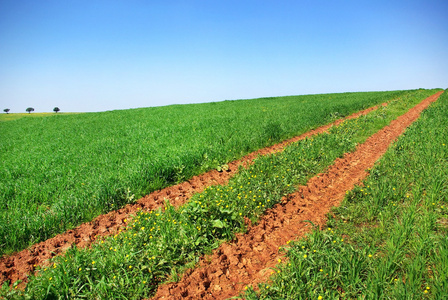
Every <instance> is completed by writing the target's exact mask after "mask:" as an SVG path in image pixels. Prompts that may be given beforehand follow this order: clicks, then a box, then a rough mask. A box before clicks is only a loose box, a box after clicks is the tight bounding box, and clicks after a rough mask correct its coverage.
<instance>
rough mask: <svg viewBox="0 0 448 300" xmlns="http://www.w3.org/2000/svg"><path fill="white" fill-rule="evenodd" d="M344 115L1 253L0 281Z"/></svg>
mask: <svg viewBox="0 0 448 300" xmlns="http://www.w3.org/2000/svg"><path fill="white" fill-rule="evenodd" d="M382 105H383V106H385V105H387V104H386V103H384V104H382ZM378 107H379V106H374V107H371V108H368V109H366V110H363V111H359V112H357V113H354V114H352V115H350V116H348V117H347V118H345V119H352V118H356V117H358V116H360V115H365V114H367V113H369V112H371V111H373V110H375V109H377V108H378ZM345 119H340V120H337V121H335V122H333V123H331V124H327V125H324V126H321V127H319V128H317V129H314V130H311V131H308V132H306V133H304V134H302V135H300V136H297V137H294V138H292V139H289V140H286V141H284V142H282V143H279V144H276V145H273V146H271V147H267V148H263V149H260V150H258V151H255V152H252V153H250V154H248V155H246V156H244V157H243V158H241V159H239V160H236V161H233V162H231V163H229V164H228V166H229V169H228V170H227V171H224V172H218V171H216V170H212V171H209V172H207V173H204V174H202V175H199V176H194V177H193V178H192V179H190V180H189V181H186V182H183V183H181V184H178V185H175V186H171V187H168V188H165V189H162V190H159V191H155V192H153V193H151V194H149V195H147V196H145V197H143V198H141V199H139V200H138V201H136V203H134V204H129V205H127V206H125V207H124V208H122V209H119V210H116V211H112V212H110V213H108V214H105V215H101V216H98V217H97V218H95V219H94V220H93V221H91V222H88V223H84V224H82V225H80V226H78V227H76V228H74V229H72V230H68V231H66V232H65V233H62V234H59V235H57V236H55V237H53V238H50V239H48V240H46V241H43V242H41V243H38V244H35V245H33V246H32V247H30V248H29V249H25V250H23V251H20V252H18V253H15V254H12V255H9V256H3V257H2V258H1V259H0V284H2V283H3V282H5V281H9V282H10V284H11V285H12V283H14V282H16V281H17V280H22V282H23V283H22V284H21V285H20V287H24V285H25V284H26V282H27V275H28V274H30V273H32V272H34V270H35V268H36V267H37V266H42V265H45V262H46V261H47V260H48V259H49V258H51V257H54V256H56V255H59V254H61V253H63V252H64V251H65V250H66V249H68V248H70V247H71V246H72V245H76V246H77V247H78V248H82V247H88V246H89V245H91V244H92V242H94V241H95V239H96V238H97V237H99V236H107V235H111V234H114V233H115V232H117V231H118V230H119V229H120V228H122V227H124V226H125V225H126V224H125V222H124V220H125V219H129V218H130V216H131V215H133V214H135V213H136V212H137V211H138V210H140V209H142V210H148V211H149V210H154V209H157V208H159V207H163V204H164V202H165V199H168V200H169V201H170V203H171V204H172V205H174V206H180V205H182V204H184V203H185V202H187V201H188V199H189V198H190V197H191V196H192V195H193V194H194V193H198V192H201V191H203V190H204V188H206V187H207V186H211V185H216V184H225V183H227V182H228V180H229V178H230V177H231V176H233V175H234V174H235V173H236V172H237V170H238V167H239V166H240V165H243V166H247V165H249V164H250V163H251V162H252V161H253V160H254V159H255V158H256V157H257V156H259V155H266V154H270V153H273V152H277V151H281V150H282V149H283V148H284V147H285V146H286V145H288V144H290V143H292V142H295V141H298V140H301V139H304V138H306V137H309V136H312V135H316V134H319V133H322V132H325V131H326V130H328V129H329V128H330V127H331V126H334V125H337V124H340V123H341V122H342V121H343V120H345Z"/></svg>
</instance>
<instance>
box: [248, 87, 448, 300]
mask: <svg viewBox="0 0 448 300" xmlns="http://www.w3.org/2000/svg"><path fill="white" fill-rule="evenodd" d="M447 120H448V94H447V93H446V91H445V93H444V94H443V95H442V96H441V97H440V98H439V100H438V101H437V102H436V103H435V104H433V105H432V106H431V107H430V108H429V109H428V110H427V111H425V112H424V113H423V115H422V116H421V118H420V119H419V120H418V121H417V122H416V123H414V124H413V125H412V126H411V127H410V128H408V129H407V131H406V133H405V134H404V135H403V136H402V137H401V138H400V139H399V140H398V141H397V142H396V143H394V144H393V146H392V147H391V148H390V149H389V150H388V152H387V153H386V154H385V155H384V156H383V158H382V159H381V160H380V161H379V162H378V164H377V165H376V166H375V167H374V168H373V169H372V170H371V172H370V176H369V177H368V178H367V179H366V180H365V181H364V182H363V184H362V185H359V186H357V187H356V188H355V189H353V190H352V191H350V192H348V193H347V196H346V197H345V199H344V201H343V202H342V204H341V205H340V206H339V207H337V208H334V209H333V211H332V214H331V215H330V216H329V220H328V223H327V226H326V227H325V228H323V229H322V230H319V228H316V229H315V230H314V231H313V232H312V233H311V234H309V235H308V236H307V237H306V238H305V239H302V240H299V241H296V242H291V243H289V245H287V246H286V247H285V251H286V252H287V257H288V259H289V260H288V261H287V262H286V263H283V264H279V265H278V266H277V269H276V272H275V276H274V277H272V278H271V281H269V282H265V283H263V284H260V289H259V290H257V291H254V289H253V287H249V288H247V291H246V293H245V294H244V298H245V299H299V298H307V299H337V298H343V299H344V298H347V299H354V298H365V299H446V297H447V295H448V239H447V236H448V126H447Z"/></svg>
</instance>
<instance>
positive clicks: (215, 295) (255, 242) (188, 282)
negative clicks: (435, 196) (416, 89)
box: [153, 92, 442, 299]
mask: <svg viewBox="0 0 448 300" xmlns="http://www.w3.org/2000/svg"><path fill="white" fill-rule="evenodd" d="M440 94H442V92H438V93H436V94H435V95H433V96H430V97H428V98H426V99H425V100H423V101H422V102H421V103H420V104H418V105H416V106H415V107H413V108H412V109H410V110H409V111H408V112H407V113H406V114H404V115H402V116H400V117H399V118H397V119H396V120H394V121H392V122H391V123H390V125H388V126H386V127H384V128H383V129H381V130H380V131H379V132H377V133H375V134H374V135H372V136H371V137H369V138H368V139H367V140H366V142H364V143H363V144H360V145H358V147H357V148H356V150H355V151H354V152H352V153H347V154H345V155H344V157H343V158H341V159H337V160H336V161H335V163H334V164H333V165H332V166H330V167H329V169H328V171H327V172H326V173H323V174H319V175H317V176H315V177H313V178H312V179H310V180H309V181H308V183H307V185H306V186H301V187H300V188H299V189H298V191H297V192H295V193H293V194H291V195H288V196H287V197H285V198H284V199H283V201H282V203H280V204H277V205H276V206H275V207H273V208H272V209H270V210H268V211H267V212H266V214H265V215H264V216H263V217H262V218H261V220H260V222H259V223H258V224H257V225H255V226H249V229H248V231H247V232H246V233H245V234H237V236H236V237H235V239H234V240H233V241H231V242H230V243H225V244H223V245H221V246H220V247H219V248H218V249H216V250H215V251H214V252H213V254H211V255H208V256H205V257H203V258H201V261H200V263H199V265H198V267H197V268H195V269H193V270H189V271H187V272H186V273H185V274H184V276H183V278H182V279H181V281H180V282H177V283H169V284H164V285H161V286H159V289H158V291H157V293H156V295H155V296H154V298H153V299H226V298H230V297H235V296H238V294H239V293H240V292H241V291H242V290H243V288H244V287H245V286H247V285H251V286H256V285H257V284H258V283H260V282H264V281H266V280H267V279H268V277H269V276H270V275H271V273H272V268H273V267H275V265H276V264H277V262H278V259H279V258H282V257H283V254H282V253H279V247H281V246H283V245H285V244H286V243H287V241H289V240H293V239H297V238H299V237H303V236H304V234H305V233H306V232H308V231H310V229H311V228H310V227H311V225H309V223H307V222H304V221H306V220H309V221H312V222H313V223H314V224H316V225H319V226H323V225H325V223H326V218H325V216H326V214H327V213H328V212H329V211H330V209H331V207H333V206H337V205H339V204H340V202H341V201H342V200H343V198H344V195H345V193H346V191H348V190H351V189H352V188H353V187H354V186H355V185H356V184H358V183H360V182H361V181H362V180H363V179H364V178H365V177H366V176H367V175H368V172H367V170H368V168H371V167H372V166H373V165H374V163H375V162H376V161H377V160H378V159H379V158H380V157H381V156H382V155H383V154H384V153H385V152H386V150H387V148H388V147H389V145H390V144H391V143H392V142H393V141H394V140H395V139H396V138H397V137H398V136H400V135H401V134H402V133H403V132H404V130H405V129H406V128H407V127H408V126H409V125H410V124H411V123H412V122H414V121H415V120H416V119H417V118H418V117H419V115H420V113H421V112H422V111H423V110H424V109H425V108H427V107H428V106H429V105H430V104H431V103H432V102H434V101H435V100H437V98H438V97H439V96H440Z"/></svg>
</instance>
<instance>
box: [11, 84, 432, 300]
mask: <svg viewBox="0 0 448 300" xmlns="http://www.w3.org/2000/svg"><path fill="white" fill-rule="evenodd" d="M430 93H431V91H417V92H415V93H414V94H411V95H409V96H407V97H403V98H402V99H400V101H393V102H392V103H391V104H390V105H389V106H387V107H384V108H381V109H380V110H377V111H375V112H373V113H371V114H369V115H368V116H366V117H361V118H358V119H355V120H350V121H346V122H344V123H342V124H341V125H340V126H337V127H333V128H332V129H331V130H330V133H328V134H321V135H318V136H317V137H315V138H311V139H307V140H303V141H299V142H297V143H294V144H292V145H290V146H289V147H287V148H286V149H285V151H283V152H282V153H278V154H274V155H270V156H266V157H260V158H258V159H257V160H256V161H255V162H254V164H253V165H252V166H250V167H249V168H248V169H242V170H241V171H240V173H239V174H238V175H237V176H235V177H234V178H232V180H230V182H229V184H228V185H226V186H215V187H210V188H208V189H207V190H206V191H204V192H203V193H201V194H197V195H195V196H194V197H193V199H192V201H190V202H189V203H187V204H186V205H184V206H182V207H180V208H179V209H177V210H176V209H174V208H173V207H172V206H170V205H169V204H168V203H167V205H166V207H165V209H164V211H158V212H150V213H148V212H142V213H141V214H138V215H137V216H136V217H135V218H134V222H133V223H132V224H130V225H129V226H128V227H127V230H125V232H122V233H120V234H117V235H116V236H114V237H111V238H106V239H105V240H103V241H101V242H98V243H97V244H95V245H93V246H92V248H91V249H82V250H79V249H76V248H74V249H70V250H68V251H67V253H66V255H65V256H61V257H56V259H55V260H54V261H53V264H52V266H51V267H49V268H46V269H43V270H41V272H39V273H40V274H38V275H37V276H36V277H33V278H31V280H30V282H29V284H28V285H27V288H26V290H25V295H28V296H29V297H32V298H42V297H46V296H49V295H54V296H57V295H59V296H62V297H87V298H94V297H101V298H117V297H128V298H129V297H130V298H134V299H137V298H141V297H147V296H149V295H150V294H151V293H153V291H154V289H155V287H156V284H157V283H158V282H159V281H161V280H164V278H166V276H167V275H168V274H171V273H172V274H175V273H176V272H178V271H179V270H180V269H182V268H183V267H184V266H185V265H186V264H188V263H189V262H190V263H192V264H194V263H195V262H196V261H197V259H198V257H199V256H200V255H202V254H203V253H205V252H209V251H210V249H212V248H215V247H217V246H218V245H219V243H220V242H221V241H223V240H229V239H231V238H232V236H233V235H234V233H235V232H236V231H239V230H243V229H244V224H245V222H244V218H245V217H246V218H250V219H252V220H253V221H255V220H256V219H257V217H258V216H259V215H260V214H262V213H263V211H265V210H266V209H267V208H268V207H271V206H272V205H273V204H275V203H276V202H278V201H279V200H280V199H281V198H282V196H283V195H285V194H288V193H291V192H293V191H294V186H296V185H299V184H304V183H305V182H306V180H307V178H309V177H310V176H312V175H314V174H316V173H319V172H321V171H323V170H324V169H325V168H326V167H327V166H328V165H329V164H331V163H332V162H333V161H334V159H335V158H337V157H339V156H341V155H342V154H343V153H345V152H348V151H350V150H352V149H354V147H355V145H356V143H357V142H361V141H363V140H365V139H366V138H367V137H368V136H369V135H371V134H372V133H373V132H375V131H376V130H378V129H379V128H381V127H383V126H384V125H386V124H388V123H389V122H390V120H391V119H393V118H395V117H396V116H397V115H400V114H402V113H404V112H405V111H406V110H407V109H409V108H410V107H411V106H413V105H414V104H416V103H418V102H420V101H421V99H422V98H424V97H425V96H427V95H429V94H430ZM192 241H193V242H192ZM17 292H18V293H20V292H19V291H17Z"/></svg>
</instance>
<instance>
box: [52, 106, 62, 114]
mask: <svg viewBox="0 0 448 300" xmlns="http://www.w3.org/2000/svg"><path fill="white" fill-rule="evenodd" d="M53 111H54V112H55V113H58V112H59V111H61V110H60V109H59V107H57V106H56V107H55V108H53Z"/></svg>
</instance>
